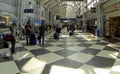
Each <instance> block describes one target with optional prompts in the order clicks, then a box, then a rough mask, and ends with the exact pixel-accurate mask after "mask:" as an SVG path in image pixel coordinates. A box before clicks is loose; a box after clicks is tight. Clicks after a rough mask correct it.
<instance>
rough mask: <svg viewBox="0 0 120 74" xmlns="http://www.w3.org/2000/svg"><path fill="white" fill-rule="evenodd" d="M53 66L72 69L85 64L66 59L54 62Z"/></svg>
mask: <svg viewBox="0 0 120 74" xmlns="http://www.w3.org/2000/svg"><path fill="white" fill-rule="evenodd" d="M51 65H58V66H64V67H70V68H79V67H80V66H82V65H83V64H82V63H79V62H76V61H72V60H69V59H66V58H65V59H62V60H59V61H57V62H54V63H52V64H51Z"/></svg>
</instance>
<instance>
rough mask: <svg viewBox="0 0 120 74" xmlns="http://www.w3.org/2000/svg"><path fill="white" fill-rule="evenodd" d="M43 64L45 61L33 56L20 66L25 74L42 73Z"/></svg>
mask: <svg viewBox="0 0 120 74" xmlns="http://www.w3.org/2000/svg"><path fill="white" fill-rule="evenodd" d="M45 65H46V62H44V61H42V60H39V59H37V58H35V57H33V58H31V59H30V60H29V61H28V62H27V63H26V64H25V65H24V66H23V67H22V71H23V72H26V74H42V71H43V69H44V68H45Z"/></svg>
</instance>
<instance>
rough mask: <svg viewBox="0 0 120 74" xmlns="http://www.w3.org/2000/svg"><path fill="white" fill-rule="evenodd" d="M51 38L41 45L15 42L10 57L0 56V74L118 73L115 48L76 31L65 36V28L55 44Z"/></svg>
mask: <svg viewBox="0 0 120 74" xmlns="http://www.w3.org/2000/svg"><path fill="white" fill-rule="evenodd" d="M52 35H53V34H51V35H49V36H47V37H46V39H45V45H44V46H40V45H39V44H38V45H34V46H26V45H25V43H26V42H25V40H20V41H18V42H17V43H16V54H13V55H12V58H10V59H3V58H2V57H0V74H120V60H119V58H118V57H117V56H118V55H119V49H120V46H119V45H116V44H115V43H110V42H108V41H107V40H106V39H103V38H102V39H101V38H97V37H94V36H92V35H90V34H88V33H79V32H78V31H76V34H75V35H74V36H71V37H69V35H68V33H67V32H66V30H65V29H64V30H62V33H61V35H60V40H59V41H55V40H54V39H53V36H52ZM116 42H117V44H119V41H116Z"/></svg>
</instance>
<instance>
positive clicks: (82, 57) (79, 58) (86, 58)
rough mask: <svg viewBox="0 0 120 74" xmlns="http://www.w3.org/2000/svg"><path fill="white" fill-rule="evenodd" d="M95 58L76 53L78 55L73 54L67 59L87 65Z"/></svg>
mask: <svg viewBox="0 0 120 74" xmlns="http://www.w3.org/2000/svg"><path fill="white" fill-rule="evenodd" d="M93 57H94V56H93V55H89V54H84V53H76V54H73V55H71V56H69V57H67V58H69V59H71V60H74V61H77V62H81V63H86V62H88V61H89V60H90V59H91V58H93Z"/></svg>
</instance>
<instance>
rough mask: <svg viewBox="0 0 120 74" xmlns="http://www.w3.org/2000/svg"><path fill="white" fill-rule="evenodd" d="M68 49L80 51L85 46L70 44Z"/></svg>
mask: <svg viewBox="0 0 120 74" xmlns="http://www.w3.org/2000/svg"><path fill="white" fill-rule="evenodd" d="M67 49H68V50H72V51H82V50H84V49H86V47H81V46H71V47H69V48H67Z"/></svg>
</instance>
